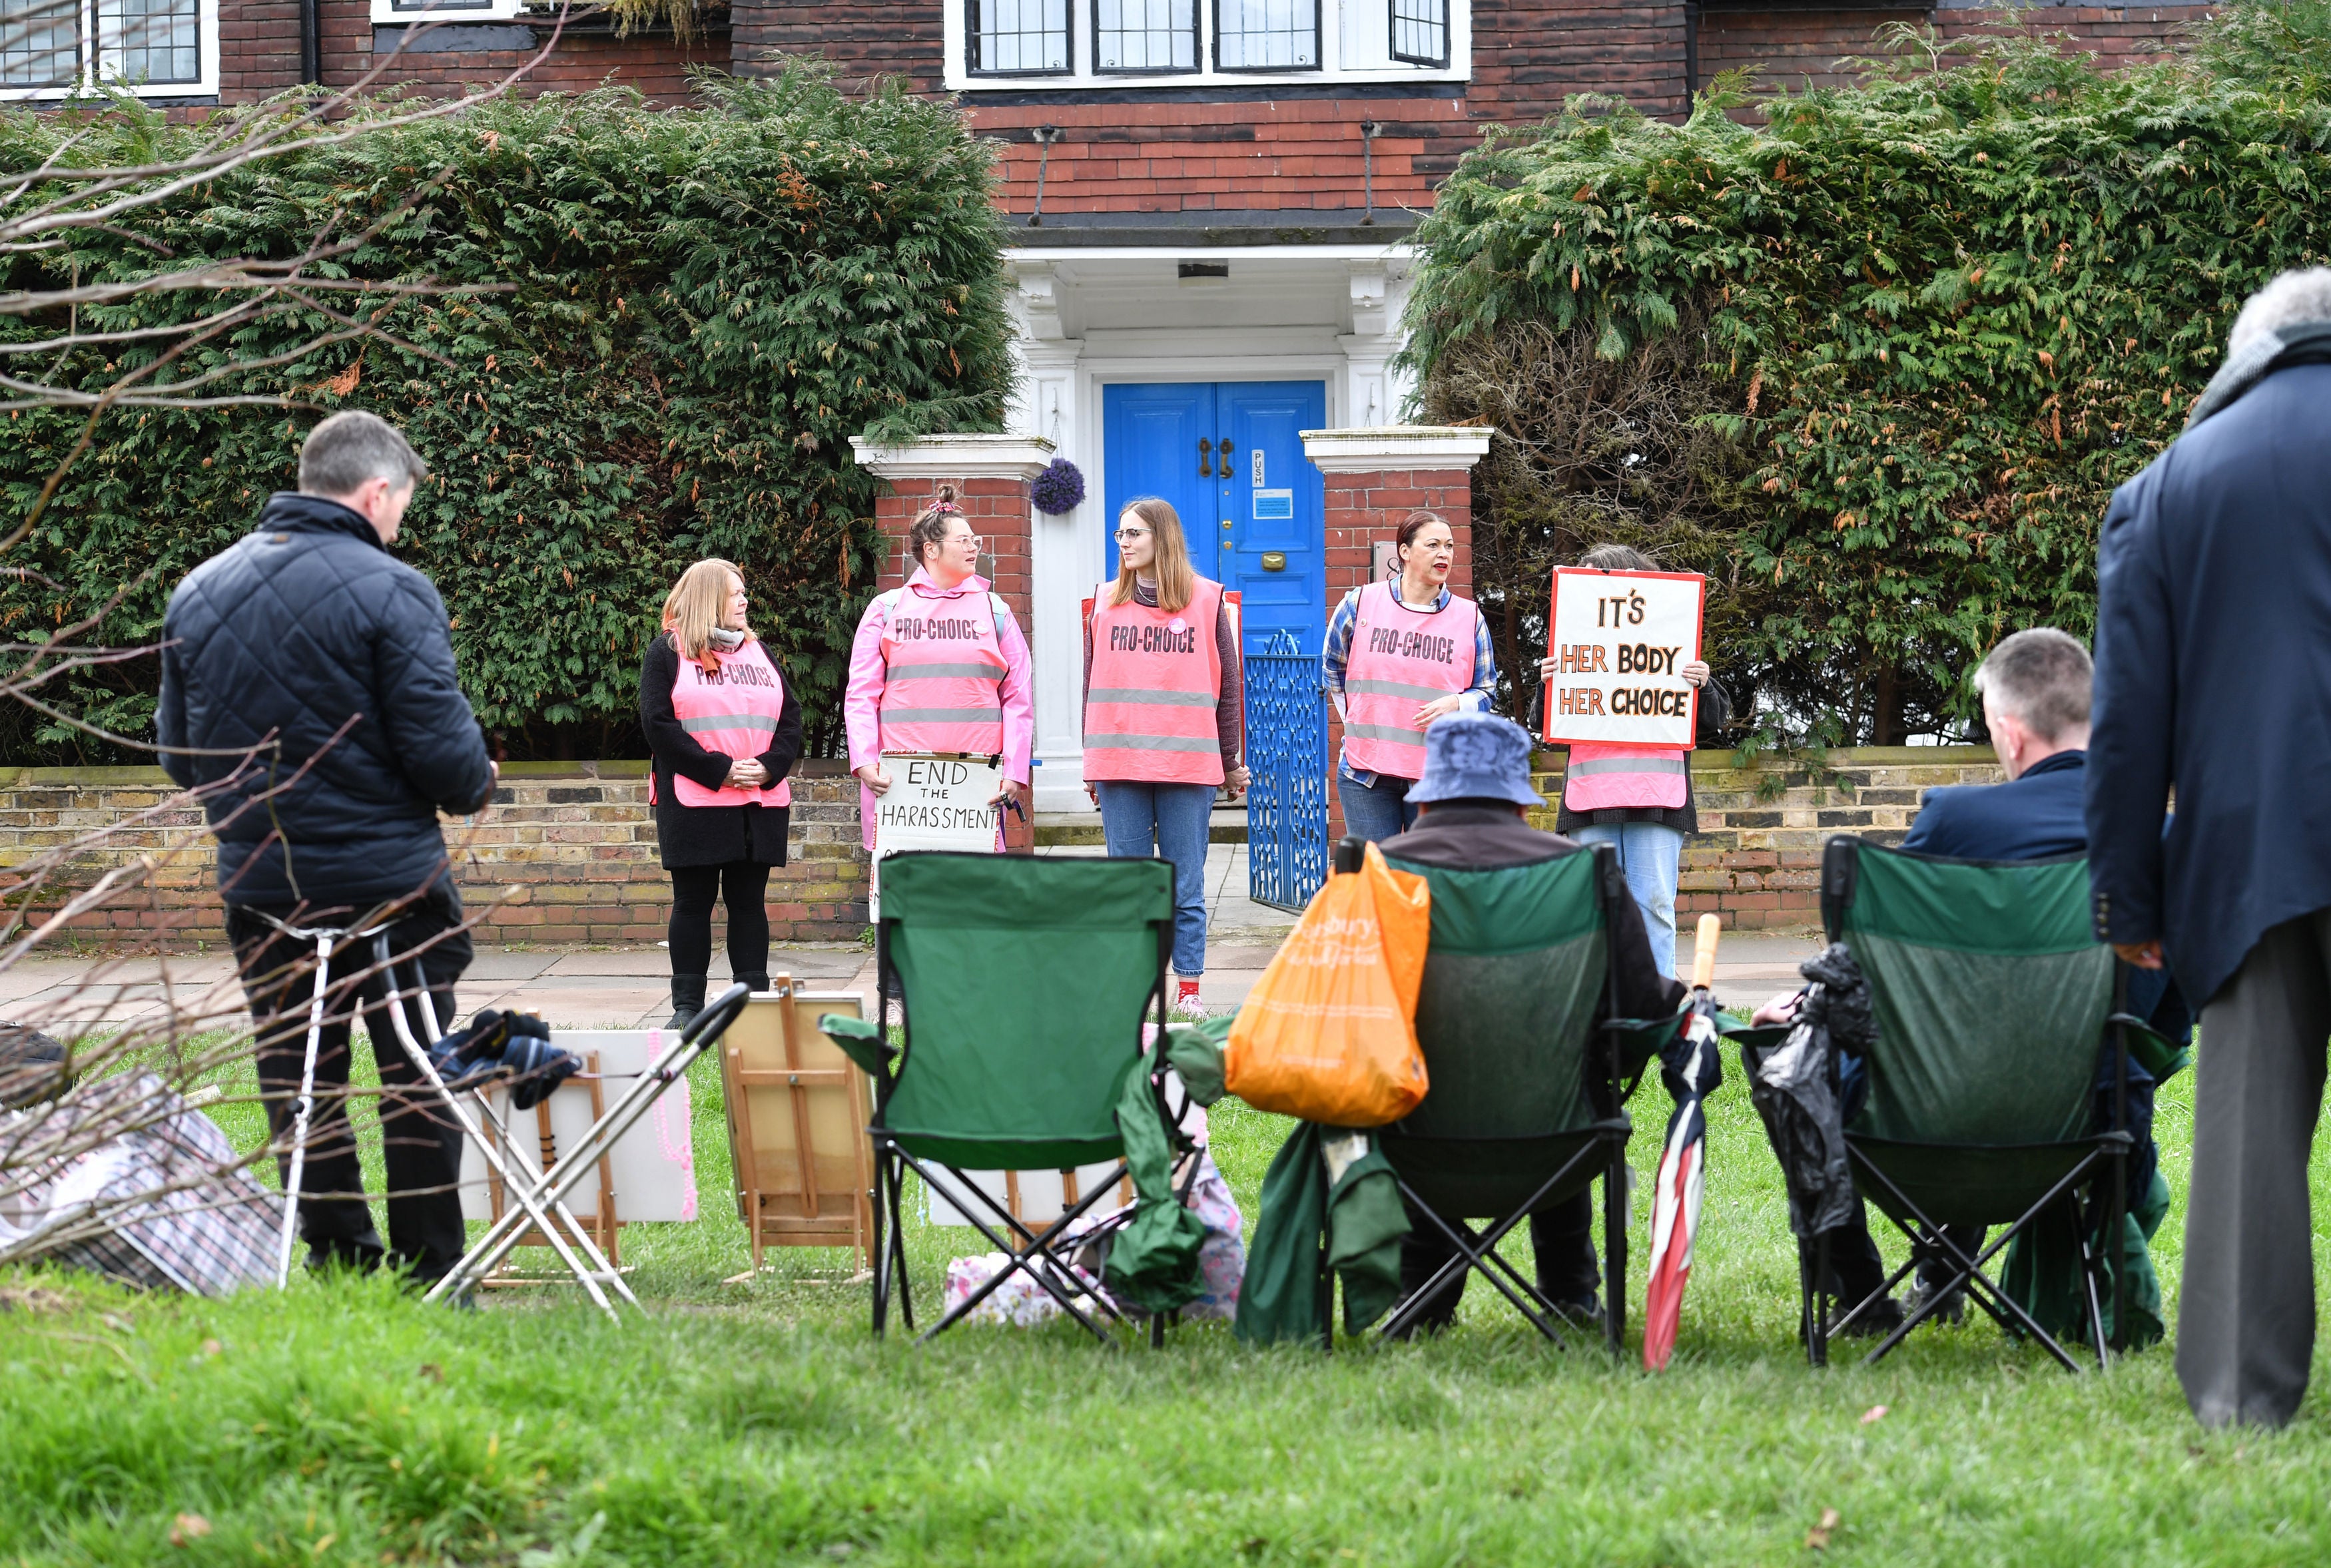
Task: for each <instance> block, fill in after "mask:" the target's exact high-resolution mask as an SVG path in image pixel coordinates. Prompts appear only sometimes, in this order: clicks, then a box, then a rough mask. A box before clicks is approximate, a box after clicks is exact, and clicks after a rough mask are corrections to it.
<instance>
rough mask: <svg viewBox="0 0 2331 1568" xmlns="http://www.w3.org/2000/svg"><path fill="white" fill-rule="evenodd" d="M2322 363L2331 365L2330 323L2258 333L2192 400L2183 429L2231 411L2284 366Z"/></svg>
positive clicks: (2310, 324) (2303, 325) (2321, 322)
mask: <svg viewBox="0 0 2331 1568" xmlns="http://www.w3.org/2000/svg"><path fill="white" fill-rule="evenodd" d="M2326 363H2331V321H2301V322H2298V323H2297V324H2295V325H2293V326H2289V327H2285V328H2279V330H2277V331H2273V332H2264V333H2260V335H2259V336H2258V337H2253V338H2251V339H2250V342H2248V343H2246V344H2244V345H2243V346H2242V347H2241V350H2240V352H2238V353H2234V354H2231V355H2228V356H2226V362H2225V363H2224V364H2223V365H2222V366H2218V374H2217V375H2212V377H2210V385H2207V386H2205V387H2203V389H2202V395H2201V396H2200V397H2198V398H2196V399H2195V400H2194V403H2193V413H2189V414H2187V415H2186V416H2185V428H2186V429H2187V430H2191V429H2193V427H2194V426H2195V425H2197V424H2199V423H2202V422H2203V420H2205V419H2207V418H2209V417H2210V416H2211V415H2212V414H2213V413H2222V412H2223V411H2224V410H2225V409H2227V408H2229V407H2231V406H2232V404H2233V403H2234V400H2235V399H2237V398H2239V397H2241V394H2244V393H2245V392H2248V391H2249V390H2250V388H2251V387H2253V386H2256V385H2258V384H2259V383H2260V382H2261V381H2264V380H2265V379H2266V378H2267V376H2268V375H2269V374H2271V373H2272V372H2274V371H2277V370H2279V369H2281V368H2282V367H2283V366H2286V365H2322V364H2326Z"/></svg>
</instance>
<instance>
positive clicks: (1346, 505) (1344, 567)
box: [1303, 424, 1490, 841]
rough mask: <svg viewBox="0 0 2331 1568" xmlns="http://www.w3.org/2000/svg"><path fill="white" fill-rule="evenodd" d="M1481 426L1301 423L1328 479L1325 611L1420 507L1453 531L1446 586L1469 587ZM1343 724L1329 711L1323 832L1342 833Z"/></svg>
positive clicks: (1369, 571) (1484, 441)
mask: <svg viewBox="0 0 2331 1568" xmlns="http://www.w3.org/2000/svg"><path fill="white" fill-rule="evenodd" d="M1489 434H1490V432H1489V431H1488V430H1487V429H1483V428H1479V427H1471V426H1465V425H1431V424H1388V425H1378V426H1375V427H1372V428H1369V429H1365V430H1307V431H1305V432H1303V454H1304V455H1305V456H1306V457H1308V458H1309V459H1310V460H1311V461H1312V464H1313V466H1315V467H1317V468H1318V470H1319V471H1320V472H1321V473H1323V474H1325V475H1326V476H1327V613H1328V614H1330V615H1333V614H1334V613H1335V610H1336V606H1337V604H1339V603H1342V602H1343V598H1344V595H1345V594H1347V593H1349V592H1351V590H1353V589H1354V588H1356V587H1359V586H1361V585H1362V584H1365V583H1366V582H1367V581H1368V580H1369V579H1370V578H1371V577H1372V576H1373V575H1375V565H1374V562H1375V546H1377V545H1379V544H1385V545H1389V544H1390V543H1391V541H1392V538H1393V536H1394V534H1397V533H1398V532H1399V531H1400V526H1401V524H1402V523H1403V522H1405V521H1407V520H1408V515H1409V513H1411V512H1413V511H1415V510H1417V509H1418V508H1423V509H1424V510H1426V511H1433V512H1439V513H1440V514H1441V516H1442V517H1444V518H1447V519H1449V526H1450V527H1451V529H1453V530H1454V531H1455V533H1456V535H1457V564H1456V565H1455V566H1453V567H1452V568H1451V570H1450V573H1449V586H1450V589H1451V592H1453V593H1456V594H1461V595H1463V596H1464V597H1467V598H1470V597H1471V596H1472V593H1473V465H1474V464H1475V463H1478V462H1479V461H1481V459H1482V458H1483V457H1484V456H1486V455H1487V454H1488V452H1489ZM1343 745H1344V727H1343V725H1342V724H1341V723H1340V722H1339V721H1338V720H1337V718H1336V716H1335V711H1334V709H1333V708H1330V709H1329V710H1328V715H1327V769H1328V774H1329V782H1328V786H1327V832H1328V837H1329V839H1330V840H1331V841H1332V840H1334V839H1337V838H1340V837H1341V836H1342V835H1343V832H1344V807H1343V803H1342V802H1341V801H1339V800H1337V795H1336V787H1335V783H1334V774H1335V770H1336V765H1337V764H1336V759H1337V756H1339V755H1341V754H1342V751H1343Z"/></svg>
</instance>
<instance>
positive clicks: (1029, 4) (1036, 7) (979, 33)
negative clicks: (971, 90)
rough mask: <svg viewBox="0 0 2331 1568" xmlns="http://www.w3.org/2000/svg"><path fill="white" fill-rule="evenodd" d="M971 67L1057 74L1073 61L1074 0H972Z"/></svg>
mask: <svg viewBox="0 0 2331 1568" xmlns="http://www.w3.org/2000/svg"><path fill="white" fill-rule="evenodd" d="M971 24H972V25H971V69H972V71H974V73H975V74H977V75H981V76H1015V75H1032V74H1048V75H1049V74H1055V73H1058V72H1061V71H1068V70H1070V69H1071V67H1070V63H1069V48H1070V39H1069V0H971Z"/></svg>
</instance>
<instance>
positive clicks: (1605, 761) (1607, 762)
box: [1569, 756, 1691, 778]
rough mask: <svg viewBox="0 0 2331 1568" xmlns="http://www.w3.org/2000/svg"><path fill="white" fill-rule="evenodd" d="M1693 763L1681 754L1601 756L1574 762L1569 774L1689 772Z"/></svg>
mask: <svg viewBox="0 0 2331 1568" xmlns="http://www.w3.org/2000/svg"><path fill="white" fill-rule="evenodd" d="M1690 771H1691V764H1689V762H1686V761H1685V760H1684V759H1683V758H1682V757H1679V756H1601V757H1596V758H1595V759H1594V761H1592V762H1574V763H1572V764H1571V765H1570V768H1569V776H1570V777H1572V778H1584V777H1585V776H1586V775H1587V774H1597V773H1689V772H1690Z"/></svg>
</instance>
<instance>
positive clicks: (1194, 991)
mask: <svg viewBox="0 0 2331 1568" xmlns="http://www.w3.org/2000/svg"><path fill="white" fill-rule="evenodd" d="M1174 1000H1175V1001H1176V1002H1195V1001H1197V1000H1198V983H1197V982H1196V981H1194V980H1185V981H1183V982H1182V983H1181V985H1180V987H1179V988H1178V989H1177V990H1176V991H1175V993H1174Z"/></svg>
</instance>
